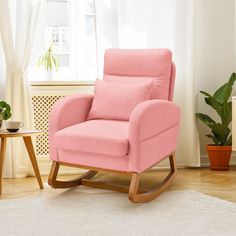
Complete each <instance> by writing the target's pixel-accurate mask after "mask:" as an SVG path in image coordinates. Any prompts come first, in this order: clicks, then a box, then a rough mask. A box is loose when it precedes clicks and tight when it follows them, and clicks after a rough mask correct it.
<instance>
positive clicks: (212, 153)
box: [206, 145, 232, 170]
mask: <svg viewBox="0 0 236 236" xmlns="http://www.w3.org/2000/svg"><path fill="white" fill-rule="evenodd" d="M206 149H207V152H208V156H209V160H210V164H211V169H212V170H228V169H229V161H230V157H231V153H232V146H214V145H206Z"/></svg>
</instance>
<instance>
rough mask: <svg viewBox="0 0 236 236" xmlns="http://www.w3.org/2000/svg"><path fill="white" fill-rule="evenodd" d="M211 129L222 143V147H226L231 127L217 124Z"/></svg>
mask: <svg viewBox="0 0 236 236" xmlns="http://www.w3.org/2000/svg"><path fill="white" fill-rule="evenodd" d="M211 128H212V133H213V135H214V136H215V137H216V138H217V140H219V141H220V145H225V143H226V141H227V139H228V136H229V133H230V129H229V127H228V126H227V125H225V124H220V123H217V124H213V125H212V127H211Z"/></svg>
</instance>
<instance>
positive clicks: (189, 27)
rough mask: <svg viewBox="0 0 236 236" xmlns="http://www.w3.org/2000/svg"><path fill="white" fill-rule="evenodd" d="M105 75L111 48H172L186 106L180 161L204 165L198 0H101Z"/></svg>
mask: <svg viewBox="0 0 236 236" xmlns="http://www.w3.org/2000/svg"><path fill="white" fill-rule="evenodd" d="M95 9H96V28H97V35H98V51H99V53H98V54H99V69H100V71H99V76H100V77H101V78H102V72H103V71H102V68H103V65H102V64H103V55H104V52H105V50H106V49H107V48H110V47H119V48H169V49H171V50H172V52H173V60H174V62H175V63H176V68H177V76H176V87H175V102H176V103H177V104H178V105H179V106H180V107H181V110H182V115H181V117H182V118H181V131H180V139H179V145H178V150H177V159H178V164H179V165H181V166H199V165H200V152H199V138H198V130H197V126H196V119H195V116H194V113H195V111H196V108H197V99H196V92H197V86H196V81H195V78H194V69H195V64H194V63H195V60H194V51H193V48H194V30H195V29H194V27H195V25H194V11H195V6H194V0H165V1H163V0H148V1H146V0H128V1H127V0H116V1H114V0H95Z"/></svg>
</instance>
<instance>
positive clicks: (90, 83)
mask: <svg viewBox="0 0 236 236" xmlns="http://www.w3.org/2000/svg"><path fill="white" fill-rule="evenodd" d="M94 84H95V81H31V82H30V85H31V86H93V85H94Z"/></svg>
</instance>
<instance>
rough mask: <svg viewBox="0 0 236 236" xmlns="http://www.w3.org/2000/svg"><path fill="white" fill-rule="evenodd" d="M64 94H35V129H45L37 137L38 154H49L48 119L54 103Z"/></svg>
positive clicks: (33, 98)
mask: <svg viewBox="0 0 236 236" xmlns="http://www.w3.org/2000/svg"><path fill="white" fill-rule="evenodd" d="M61 97H62V96H60V95H58V96H56V95H51V96H33V97H32V100H33V110H34V124H35V129H37V130H41V131H43V134H42V135H39V136H37V137H36V155H37V156H47V155H48V153H49V150H48V145H49V144H48V121H49V115H50V112H51V109H52V106H53V104H54V103H55V102H56V101H57V100H58V99H59V98H61Z"/></svg>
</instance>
